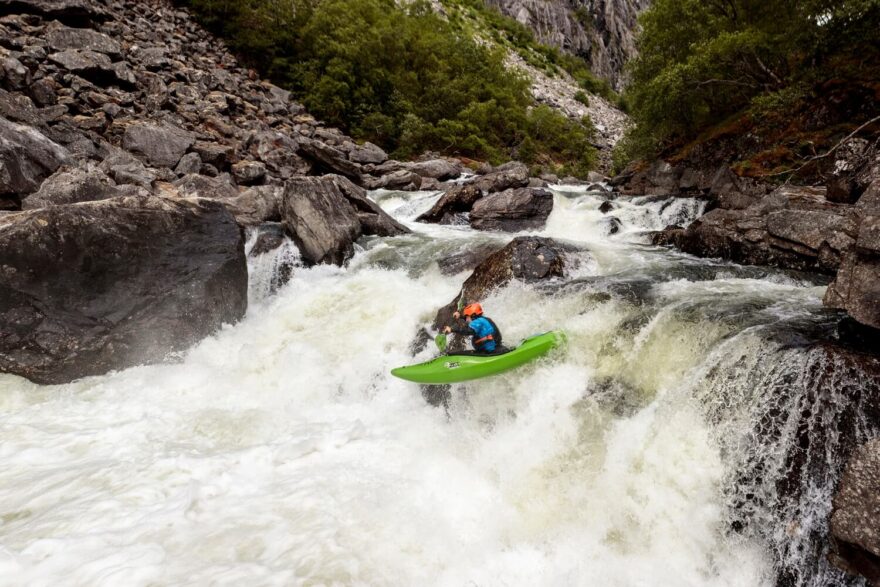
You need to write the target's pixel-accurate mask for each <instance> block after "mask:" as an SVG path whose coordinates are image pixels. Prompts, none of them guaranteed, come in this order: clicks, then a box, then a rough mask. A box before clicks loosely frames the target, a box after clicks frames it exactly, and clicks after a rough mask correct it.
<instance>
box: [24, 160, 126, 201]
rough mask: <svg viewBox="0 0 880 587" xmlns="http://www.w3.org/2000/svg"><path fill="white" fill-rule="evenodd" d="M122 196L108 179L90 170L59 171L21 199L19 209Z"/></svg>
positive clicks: (101, 173)
mask: <svg viewBox="0 0 880 587" xmlns="http://www.w3.org/2000/svg"><path fill="white" fill-rule="evenodd" d="M119 195H122V194H120V192H119V190H118V189H117V188H116V186H114V185H112V183H111V181H110V178H109V177H107V176H106V175H104V173H103V172H101V171H99V170H97V169H93V170H88V171H87V170H84V169H66V170H65V169H62V170H60V171H58V172H56V173H55V174H54V175H52V176H51V177H49V178H48V179H47V180H46V181H44V182H43V185H41V186H40V189H39V190H37V191H36V192H34V193H33V194H31V195H30V196H28V197H27V198H25V199H24V200H22V202H21V208H22V210H33V209H36V208H45V207H48V206H61V205H63V204H75V203H77V202H89V201H93V200H105V199H107V198H113V197H116V196H119Z"/></svg>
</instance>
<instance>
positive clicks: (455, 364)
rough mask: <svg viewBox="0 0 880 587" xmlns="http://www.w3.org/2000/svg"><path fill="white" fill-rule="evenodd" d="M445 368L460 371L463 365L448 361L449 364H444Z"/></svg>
mask: <svg viewBox="0 0 880 587" xmlns="http://www.w3.org/2000/svg"><path fill="white" fill-rule="evenodd" d="M443 366H444V367H446V368H447V369H458V368H459V367H460V366H461V365H460V364H459V363H457V362H453V361H448V362H446V363H444V365H443Z"/></svg>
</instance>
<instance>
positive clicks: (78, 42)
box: [46, 23, 122, 58]
mask: <svg viewBox="0 0 880 587" xmlns="http://www.w3.org/2000/svg"><path fill="white" fill-rule="evenodd" d="M46 42H47V43H48V44H49V47H51V48H52V49H53V50H55V51H66V50H68V49H86V50H89V51H95V52H97V53H104V54H105V55H108V56H110V57H112V58H119V57H121V56H122V45H120V44H119V43H118V42H117V41H115V40H114V39H111V38H110V37H108V36H107V35H105V34H104V33H99V32H98V31H93V30H92V29H82V28H73V27H66V26H63V25H60V24H58V23H55V24H53V25H51V26H50V27H49V28H48V30H47V31H46Z"/></svg>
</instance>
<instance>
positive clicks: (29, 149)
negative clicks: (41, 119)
mask: <svg viewBox="0 0 880 587" xmlns="http://www.w3.org/2000/svg"><path fill="white" fill-rule="evenodd" d="M70 161H71V156H70V153H69V152H68V151H67V150H66V149H65V148H64V147H62V146H60V145H58V144H56V143H54V142H52V141H51V140H50V139H48V138H47V137H46V136H45V135H43V134H42V133H41V132H39V131H38V130H36V129H34V128H31V127H28V126H24V125H20V124H16V123H14V122H10V121H8V120H6V119H5V118H0V209H9V208H13V207H15V206H16V205H17V203H18V201H19V198H21V196H22V195H24V194H29V193H31V192H33V191H34V190H36V189H37V188H38V187H40V184H41V183H42V181H43V180H44V179H45V178H46V177H48V176H49V175H51V174H52V173H54V172H55V170H56V169H58V168H59V167H60V166H61V165H63V164H64V163H68V162H70Z"/></svg>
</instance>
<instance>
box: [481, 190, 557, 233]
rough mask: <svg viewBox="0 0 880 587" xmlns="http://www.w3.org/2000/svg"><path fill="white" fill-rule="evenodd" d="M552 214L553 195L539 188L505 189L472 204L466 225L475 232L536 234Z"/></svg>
mask: <svg viewBox="0 0 880 587" xmlns="http://www.w3.org/2000/svg"><path fill="white" fill-rule="evenodd" d="M552 210H553V194H552V193H551V192H550V191H548V190H545V189H543V188H519V189H509V190H504V191H503V192H498V193H494V194H489V195H488V196H485V197H483V198H481V199H479V200H477V202H476V203H475V204H474V206H473V208H472V209H471V215H470V223H471V226H472V227H473V228H476V229H477V230H505V231H509V232H517V231H520V230H536V229H539V228H543V227H544V224H545V223H546V222H547V217H548V216H549V215H550V212H551V211H552Z"/></svg>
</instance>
